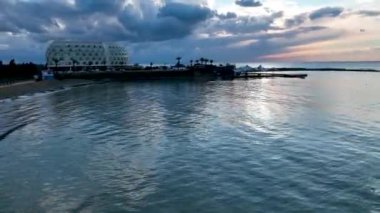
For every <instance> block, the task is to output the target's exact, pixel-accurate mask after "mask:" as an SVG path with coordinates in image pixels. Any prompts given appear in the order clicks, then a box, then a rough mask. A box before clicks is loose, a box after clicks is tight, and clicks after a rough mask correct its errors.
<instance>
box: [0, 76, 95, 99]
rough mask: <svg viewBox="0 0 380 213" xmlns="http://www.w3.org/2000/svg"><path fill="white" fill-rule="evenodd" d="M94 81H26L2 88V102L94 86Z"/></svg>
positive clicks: (0, 95)
mask: <svg viewBox="0 0 380 213" xmlns="http://www.w3.org/2000/svg"><path fill="white" fill-rule="evenodd" d="M93 83H94V81H90V80H81V79H70V80H61V81H60V80H51V81H39V82H34V81H25V82H21V83H16V84H13V85H3V86H0V100H2V99H8V98H17V97H19V96H22V95H30V94H35V93H41V92H48V91H57V90H62V89H65V88H70V87H78V86H85V85H90V84H93Z"/></svg>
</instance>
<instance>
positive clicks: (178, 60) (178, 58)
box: [176, 57, 182, 67]
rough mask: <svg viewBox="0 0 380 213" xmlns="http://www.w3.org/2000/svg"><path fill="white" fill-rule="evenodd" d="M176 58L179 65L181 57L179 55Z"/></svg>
mask: <svg viewBox="0 0 380 213" xmlns="http://www.w3.org/2000/svg"><path fill="white" fill-rule="evenodd" d="M176 59H177V66H178V67H179V65H180V64H181V59H182V58H181V57H177V58H176Z"/></svg>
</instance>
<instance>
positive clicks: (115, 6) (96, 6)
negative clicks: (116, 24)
mask: <svg viewBox="0 0 380 213" xmlns="http://www.w3.org/2000/svg"><path fill="white" fill-rule="evenodd" d="M123 4H124V1H123V0H95V1H94V0H75V5H76V7H77V8H78V9H79V10H81V11H83V12H89V13H94V12H102V13H104V12H105V13H117V12H118V11H120V10H121V9H122V8H123Z"/></svg>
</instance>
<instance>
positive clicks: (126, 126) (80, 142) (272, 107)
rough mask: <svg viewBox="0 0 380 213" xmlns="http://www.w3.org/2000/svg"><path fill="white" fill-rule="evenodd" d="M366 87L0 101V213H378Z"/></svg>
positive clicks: (375, 95) (375, 78) (345, 77)
mask: <svg viewBox="0 0 380 213" xmlns="http://www.w3.org/2000/svg"><path fill="white" fill-rule="evenodd" d="M379 82H380V74H378V73H339V72H338V73H336V72H328V73H323V72H312V73H310V76H309V77H308V78H307V79H305V80H300V79H262V80H250V81H246V80H236V81H213V82H194V81H161V82H160V81H151V82H127V83H108V84H103V85H94V86H90V87H84V88H74V89H71V90H67V91H62V92H56V93H52V94H49V95H38V96H32V97H24V98H21V99H17V100H14V101H6V102H2V103H0V106H1V108H0V118H1V119H0V134H2V133H3V132H6V131H8V130H10V129H12V128H14V131H12V132H11V133H10V134H9V135H7V136H6V137H5V138H4V139H2V140H0V212H9V211H16V212H30V211H34V212H60V211H63V212H65V211H71V212H119V211H125V212H165V213H166V212H294V211H300V212H379V211H380V204H379V201H380V163H379V162H380V134H379V132H380V84H379ZM21 124H25V125H21Z"/></svg>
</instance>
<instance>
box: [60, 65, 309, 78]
mask: <svg viewBox="0 0 380 213" xmlns="http://www.w3.org/2000/svg"><path fill="white" fill-rule="evenodd" d="M307 76H308V75H307V74H300V73H297V74H285V73H275V72H258V71H250V72H236V71H235V66H233V65H224V66H211V65H209V66H192V67H186V68H182V69H124V70H118V71H79V72H56V73H55V77H56V78H57V79H87V80H103V79H110V80H121V81H128V80H159V79H168V78H191V79H198V80H199V79H206V80H216V79H221V80H233V79H254V78H256V79H259V78H301V79H304V78H306V77H307Z"/></svg>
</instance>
